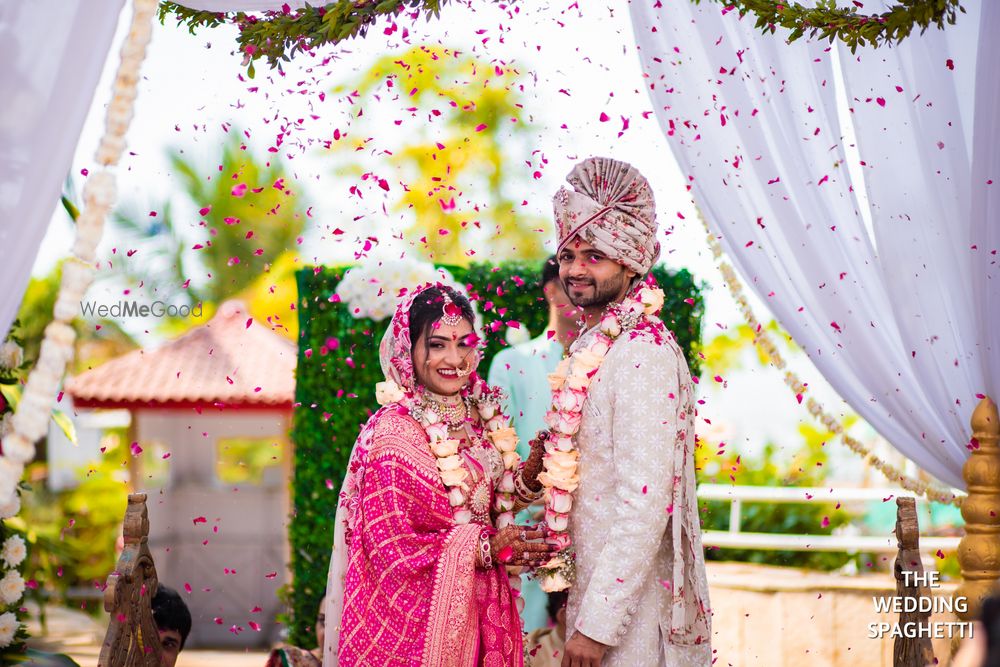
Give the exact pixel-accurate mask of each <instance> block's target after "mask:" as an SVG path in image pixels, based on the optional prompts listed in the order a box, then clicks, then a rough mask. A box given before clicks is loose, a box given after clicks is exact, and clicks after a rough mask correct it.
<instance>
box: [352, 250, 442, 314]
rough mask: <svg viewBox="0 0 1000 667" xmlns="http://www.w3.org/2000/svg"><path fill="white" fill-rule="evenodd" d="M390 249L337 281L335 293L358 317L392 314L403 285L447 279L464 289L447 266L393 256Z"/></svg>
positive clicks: (371, 257)
mask: <svg viewBox="0 0 1000 667" xmlns="http://www.w3.org/2000/svg"><path fill="white" fill-rule="evenodd" d="M388 252H389V251H383V252H380V253H377V254H373V255H372V256H369V257H366V258H365V260H364V262H363V263H362V264H360V265H358V266H355V267H354V268H352V269H348V271H347V273H345V274H344V278H343V280H341V281H340V282H339V283H337V289H336V290H335V293H336V294H337V296H338V297H339V298H340V300H341V301H342V302H343V304H344V305H345V306H346V307H347V310H348V312H349V313H350V314H351V315H352V316H353V317H354V318H355V319H360V318H363V317H367V318H370V319H373V320H375V321H376V322H379V321H381V320H384V319H385V318H387V317H389V316H391V315H392V314H393V313H394V312H395V310H396V301H397V299H398V295H399V291H400V289H402V288H405V287H410V286H411V285H422V284H424V283H431V284H437V283H443V284H445V285H452V286H455V287H458V288H459V289H461V287H460V286H458V285H456V283H455V279H454V277H452V275H451V274H450V273H449V272H448V271H446V270H445V269H439V268H435V267H434V265H433V264H429V263H427V262H421V261H419V260H417V259H413V258H411V257H410V256H408V255H407V256H405V257H396V256H389V255H388V254H387V253H388Z"/></svg>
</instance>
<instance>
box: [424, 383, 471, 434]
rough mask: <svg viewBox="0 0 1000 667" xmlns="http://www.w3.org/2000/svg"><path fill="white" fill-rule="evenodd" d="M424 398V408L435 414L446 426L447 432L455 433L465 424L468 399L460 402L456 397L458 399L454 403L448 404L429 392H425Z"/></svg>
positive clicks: (467, 413)
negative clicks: (428, 408)
mask: <svg viewBox="0 0 1000 667" xmlns="http://www.w3.org/2000/svg"><path fill="white" fill-rule="evenodd" d="M425 398H426V401H425V406H426V407H430V408H432V409H433V410H434V412H436V413H437V415H438V417H440V418H441V421H443V422H444V423H445V424H447V425H448V430H449V431H457V430H458V429H460V428H462V426H463V425H464V424H465V422H466V419H467V418H468V416H469V405H468V402H469V401H468V399H465V400H462V399H461V398H458V397H456V398H457V399H458V400H457V401H456V402H453V403H449V402H448V399H447V398H445V397H444V396H439V395H438V394H434V393H431V392H427V393H426V395H425Z"/></svg>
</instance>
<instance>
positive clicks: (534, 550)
mask: <svg viewBox="0 0 1000 667" xmlns="http://www.w3.org/2000/svg"><path fill="white" fill-rule="evenodd" d="M544 537H545V533H544V531H542V530H538V529H535V528H530V527H528V526H516V525H514V526H507V527H506V528H502V529H501V530H500V531H499V532H497V534H496V535H494V536H492V537H491V538H490V552H491V554H490V555H491V556H492V558H493V562H494V563H502V564H504V565H517V566H526V567H537V566H539V565H541V564H543V563H545V562H546V561H548V560H549V558H550V557H551V555H552V552H553V548H552V547H551V546H550V545H548V544H546V543H545V542H543V541H541V540H543V539H544Z"/></svg>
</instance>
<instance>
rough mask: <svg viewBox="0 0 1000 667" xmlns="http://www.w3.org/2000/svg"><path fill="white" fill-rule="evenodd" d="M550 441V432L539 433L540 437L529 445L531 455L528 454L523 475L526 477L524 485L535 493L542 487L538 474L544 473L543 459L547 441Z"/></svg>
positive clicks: (536, 437) (535, 438)
mask: <svg viewBox="0 0 1000 667" xmlns="http://www.w3.org/2000/svg"><path fill="white" fill-rule="evenodd" d="M548 439H549V432H548V431H539V432H538V435H536V436H535V437H534V438H533V439H532V440H531V442H530V443H529V444H530V445H531V453H530V454H528V460H527V461H525V462H524V469H523V470H522V473H521V474H522V475H523V476H524V477H523V479H524V483H525V484H527V485H528V488H529V489H532V490H533V491H537V490H538V489H539V488H540V487H541V484H539V482H538V474H539V473H540V472H542V457H543V456H545V441H546V440H548Z"/></svg>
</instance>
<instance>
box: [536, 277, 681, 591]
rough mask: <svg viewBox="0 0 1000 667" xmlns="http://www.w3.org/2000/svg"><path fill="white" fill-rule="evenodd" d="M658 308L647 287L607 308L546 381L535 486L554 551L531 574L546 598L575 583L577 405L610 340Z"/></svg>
mask: <svg viewBox="0 0 1000 667" xmlns="http://www.w3.org/2000/svg"><path fill="white" fill-rule="evenodd" d="M662 307H663V290H661V289H658V288H650V287H643V288H642V289H640V290H639V291H638V292H637V294H636V295H635V298H632V297H628V298H625V299H623V300H622V302H621V303H619V304H615V305H613V306H611V307H610V308H609V309H608V311H607V312H606V313H605V314H604V315H603V316H602V318H601V321H600V324H599V325H598V329H599V331H598V333H596V334H595V335H594V337H593V341H592V342H591V343H590V344H589V345H586V346H583V347H580V348H579V349H577V350H576V351H575V352H574V353H573V354H572V355H571V356H569V357H567V358H566V359H563V360H562V361H561V362H559V365H558V366H557V367H556V370H555V371H554V372H553V373H551V374H550V375H549V384H550V386H551V387H552V409H551V410H550V411H549V412H548V413H547V414H546V416H545V420H546V423H547V424H548V426H549V429H550V434H551V435H550V437H549V438H548V439H547V440H546V441H545V458H544V459H543V465H544V468H543V471H542V472H541V474H539V475H538V481H539V482H541V483H542V486H543V488H544V489H545V523H546V525H547V526H548V528H549V535H548V537H547V538H546V541H547V542H548V543H549V544H551V545H553V546H555V547H556V548H557V549H559V551H558V553H556V555H554V556H553V557H552V558H551V559H550V560H549V561H548V562H547V563H545V564H544V565H542V566H541V567H539V568H538V569H537V570H536V571H535V576H536V577H537V578H538V580H539V585H540V586H541V588H542V590H543V591H545V592H547V593H551V592H553V591H561V590H565V589H567V588H569V587H571V586H572V585H573V582H574V579H575V574H576V570H575V566H574V562H575V557H574V554H573V552H572V551H571V550H570V546H571V540H570V537H569V532H568V530H569V515H570V512H571V511H572V509H573V492H574V491H576V489H577V487H578V486H579V484H580V477H579V475H577V467H578V466H579V462H580V451H579V449H577V444H576V435H577V432H578V431H579V430H580V423H581V422H582V420H583V404H584V402H585V401H586V400H587V393H588V390H589V387H590V382H591V380H592V379H593V377H594V375H596V374H597V371H598V369H599V368H600V367H601V364H603V363H604V358H605V357H606V356H607V354H608V352H609V351H610V350H611V346H612V345H613V344H614V342H615V340H616V339H618V338H619V337H620V336H621V335H622V334H623V333H625V332H627V331H630V330H632V329H635V328H636V327H637V326H639V324H640V323H641V322H642V321H643V320H644V318H648V317H652V316H654V315H656V313H658V312H659V310H660V309H661V308H662Z"/></svg>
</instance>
